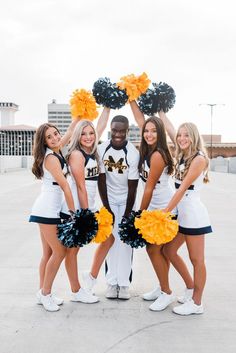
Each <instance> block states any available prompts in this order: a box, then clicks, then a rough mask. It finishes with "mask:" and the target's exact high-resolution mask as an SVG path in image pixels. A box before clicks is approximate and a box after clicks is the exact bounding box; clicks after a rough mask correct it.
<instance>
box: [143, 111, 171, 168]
mask: <svg viewBox="0 0 236 353" xmlns="http://www.w3.org/2000/svg"><path fill="white" fill-rule="evenodd" d="M147 123H152V124H153V125H154V126H155V128H156V131H157V141H156V144H155V146H152V147H151V148H150V146H148V144H147V142H146V141H145V139H144V130H145V128H146V125H147ZM155 151H158V152H159V153H160V154H161V156H162V158H163V160H164V162H165V164H166V166H167V173H168V174H169V175H170V174H172V173H173V170H174V163H173V159H172V157H171V154H170V150H169V147H168V144H167V139H166V131H165V127H164V124H163V122H162V120H161V119H160V118H158V117H157V116H151V117H150V118H148V119H147V120H146V121H145V123H144V125H143V127H142V138H141V144H140V161H139V169H141V166H142V164H143V162H144V160H145V158H147V159H149V160H150V159H151V156H152V154H153V152H155Z"/></svg>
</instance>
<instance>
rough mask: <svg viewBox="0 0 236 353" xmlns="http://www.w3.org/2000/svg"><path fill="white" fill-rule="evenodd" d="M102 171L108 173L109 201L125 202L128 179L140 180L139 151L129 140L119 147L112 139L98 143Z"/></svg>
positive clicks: (117, 203) (116, 203)
mask: <svg viewBox="0 0 236 353" xmlns="http://www.w3.org/2000/svg"><path fill="white" fill-rule="evenodd" d="M98 154H99V169H100V173H105V174H106V185H107V196H108V201H109V203H112V204H115V205H120V204H125V203H126V201H127V195H128V180H138V179H139V173H138V163H139V152H138V150H137V149H136V148H135V146H134V145H133V144H132V143H131V142H129V141H127V142H126V144H125V145H124V146H123V147H121V148H117V147H114V146H113V145H112V143H111V141H110V140H109V141H105V142H103V143H102V144H101V145H98Z"/></svg>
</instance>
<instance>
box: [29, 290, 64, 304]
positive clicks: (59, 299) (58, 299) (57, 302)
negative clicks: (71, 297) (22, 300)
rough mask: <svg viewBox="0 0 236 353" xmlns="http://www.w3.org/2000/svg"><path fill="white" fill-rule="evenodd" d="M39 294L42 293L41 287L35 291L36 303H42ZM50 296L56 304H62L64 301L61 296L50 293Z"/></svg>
mask: <svg viewBox="0 0 236 353" xmlns="http://www.w3.org/2000/svg"><path fill="white" fill-rule="evenodd" d="M41 295H42V289H40V290H39V291H38V292H37V293H36V299H37V304H39V305H42V304H43V303H42V300H41ZM51 296H52V297H53V300H54V302H55V303H56V304H57V305H62V304H63V303H64V300H63V299H61V298H58V297H56V296H55V295H54V294H51Z"/></svg>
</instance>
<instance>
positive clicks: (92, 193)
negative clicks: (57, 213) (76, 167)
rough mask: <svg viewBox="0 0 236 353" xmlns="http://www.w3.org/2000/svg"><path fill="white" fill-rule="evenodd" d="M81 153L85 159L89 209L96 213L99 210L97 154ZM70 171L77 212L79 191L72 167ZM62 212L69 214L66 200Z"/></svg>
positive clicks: (70, 182)
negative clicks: (97, 201) (97, 202)
mask: <svg viewBox="0 0 236 353" xmlns="http://www.w3.org/2000/svg"><path fill="white" fill-rule="evenodd" d="M80 152H81V153H82V154H83V156H84V158H85V163H84V175H85V187H86V190H87V196H88V207H89V209H90V210H91V211H93V212H94V211H96V210H97V208H96V203H95V199H96V192H97V180H98V162H97V160H96V158H95V154H87V153H85V152H84V151H83V150H80ZM69 170H70V176H69V177H68V182H69V185H70V188H71V192H72V195H73V199H74V204H75V209H76V210H77V209H79V208H80V203H79V198H78V190H77V186H76V182H75V179H74V177H73V175H72V173H71V169H70V167H69ZM62 212H63V213H66V214H68V207H67V204H66V201H65V200H63V204H62Z"/></svg>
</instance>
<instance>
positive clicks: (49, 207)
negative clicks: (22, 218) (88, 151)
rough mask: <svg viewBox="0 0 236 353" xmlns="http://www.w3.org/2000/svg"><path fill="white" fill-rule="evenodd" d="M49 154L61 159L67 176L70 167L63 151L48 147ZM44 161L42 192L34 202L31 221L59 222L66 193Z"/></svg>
mask: <svg viewBox="0 0 236 353" xmlns="http://www.w3.org/2000/svg"><path fill="white" fill-rule="evenodd" d="M49 154H52V155H54V156H55V157H57V158H58V159H59V162H60V164H61V169H62V171H63V173H64V175H65V176H66V174H67V173H68V167H67V165H66V161H65V159H64V157H63V156H62V154H61V152H60V153H59V154H58V153H56V152H53V151H52V150H51V149H49V148H47V150H46V153H45V158H46V157H47V156H48V155H49ZM45 158H44V163H45ZM44 163H43V177H42V187H41V193H40V195H39V196H38V197H37V199H36V201H35V202H34V204H33V207H32V211H31V215H30V219H29V221H30V222H36V223H42V224H58V223H60V216H59V214H60V210H61V203H62V199H63V195H64V193H63V191H62V189H61V188H60V186H59V185H58V183H57V182H56V181H55V179H54V178H53V176H52V174H51V173H50V172H49V171H48V170H47V169H46V168H45V166H44Z"/></svg>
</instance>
